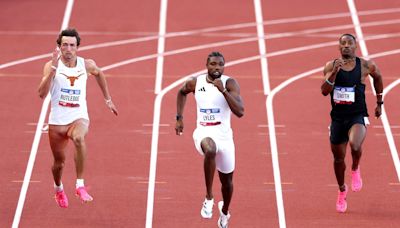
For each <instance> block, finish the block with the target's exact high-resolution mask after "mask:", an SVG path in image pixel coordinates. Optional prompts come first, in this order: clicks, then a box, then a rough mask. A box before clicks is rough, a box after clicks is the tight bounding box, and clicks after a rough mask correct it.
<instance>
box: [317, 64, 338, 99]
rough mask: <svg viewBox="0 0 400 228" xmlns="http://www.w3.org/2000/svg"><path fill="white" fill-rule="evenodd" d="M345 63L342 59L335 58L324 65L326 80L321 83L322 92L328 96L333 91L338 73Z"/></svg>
mask: <svg viewBox="0 0 400 228" xmlns="http://www.w3.org/2000/svg"><path fill="white" fill-rule="evenodd" d="M342 65H343V60H342V59H335V60H333V61H329V62H327V63H326V64H325V67H324V78H325V79H324V81H323V82H322V85H321V93H322V95H324V96H326V95H328V94H329V93H331V92H332V90H333V86H334V84H335V80H336V75H337V73H338V72H339V69H340V67H341V66H342Z"/></svg>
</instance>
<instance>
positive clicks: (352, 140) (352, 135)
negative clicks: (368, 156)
mask: <svg viewBox="0 0 400 228" xmlns="http://www.w3.org/2000/svg"><path fill="white" fill-rule="evenodd" d="M366 134H367V129H366V127H365V126H364V125H363V124H358V123H357V124H354V125H353V126H352V127H351V128H350V131H349V144H350V148H351V156H352V158H353V164H352V166H351V169H352V170H353V171H354V170H356V169H357V168H358V165H359V163H360V158H361V155H362V143H363V142H364V139H365V136H366Z"/></svg>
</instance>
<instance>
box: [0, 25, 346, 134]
mask: <svg viewBox="0 0 400 228" xmlns="http://www.w3.org/2000/svg"><path fill="white" fill-rule="evenodd" d="M310 18H311V17H310ZM291 20H294V19H291ZM296 21H298V19H296ZM281 22H282V21H281ZM266 24H268V22H266ZM276 24H278V23H276ZM247 26H249V25H247ZM221 27H223V26H221ZM221 27H219V28H221ZM226 27H227V26H225V29H228V28H226ZM233 27H236V28H237V27H238V26H233ZM233 27H229V29H233ZM239 27H240V26H239ZM213 29H215V28H213ZM337 29H338V28H337ZM206 30H210V29H204V30H203V31H206ZM314 32H315V31H314ZM176 34H178V33H176ZM179 35H182V34H179ZM284 35H286V34H284ZM274 38H278V37H277V36H275V37H274ZM140 39H141V40H149V38H148V37H145V38H139V39H136V40H140ZM115 43H118V42H114V44H115ZM121 43H123V42H119V44H121ZM107 45H108V44H107ZM105 46H106V45H104V44H100V45H93V46H92V49H93V48H100V47H105ZM87 47H88V46H87ZM82 49H83V48H82ZM82 49H81V50H82ZM87 50H88V49H87ZM298 51H301V50H298ZM281 54H284V53H281ZM285 54H287V53H285ZM49 56H50V54H46V55H42V56H41V58H45V57H49ZM264 57H268V56H267V55H266V56H260V57H259V58H258V59H260V58H264ZM28 59H29V61H33V59H32V58H28ZM25 60H26V59H25ZM34 60H37V59H34ZM29 61H19V62H18V63H15V62H14V63H12V64H2V65H0V69H3V68H6V67H10V66H12V65H17V64H22V63H26V62H29ZM246 61H253V60H252V59H251V58H250V59H248V58H247V59H246ZM240 62H244V61H242V60H240V61H239V62H237V64H239V63H240ZM115 67H116V66H115ZM111 68H113V67H112V66H109V68H108V69H111ZM42 110H43V107H42ZM46 110H47V109H46ZM154 127H155V126H154V125H153V129H154Z"/></svg>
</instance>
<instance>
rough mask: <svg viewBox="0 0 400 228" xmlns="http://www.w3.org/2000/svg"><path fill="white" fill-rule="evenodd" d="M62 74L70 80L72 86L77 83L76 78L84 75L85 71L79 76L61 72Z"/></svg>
mask: <svg viewBox="0 0 400 228" xmlns="http://www.w3.org/2000/svg"><path fill="white" fill-rule="evenodd" d="M61 74H62V75H64V76H65V77H66V78H67V79H68V80H69V82H70V85H71V86H74V85H75V80H77V79H79V77H80V76H82V75H84V73H82V74H80V75H78V76H68V75H66V74H63V73H61Z"/></svg>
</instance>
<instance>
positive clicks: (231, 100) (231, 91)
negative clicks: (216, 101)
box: [222, 78, 244, 118]
mask: <svg viewBox="0 0 400 228" xmlns="http://www.w3.org/2000/svg"><path fill="white" fill-rule="evenodd" d="M225 88H226V90H223V91H222V94H223V95H224V97H225V99H226V102H228V105H229V107H230V108H231V111H232V112H233V114H235V115H236V116H237V117H239V118H240V117H242V116H243V115H244V106H243V100H242V97H241V96H240V87H239V84H238V83H237V82H236V80H235V79H233V78H229V79H228V80H227V81H226V85H225Z"/></svg>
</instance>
